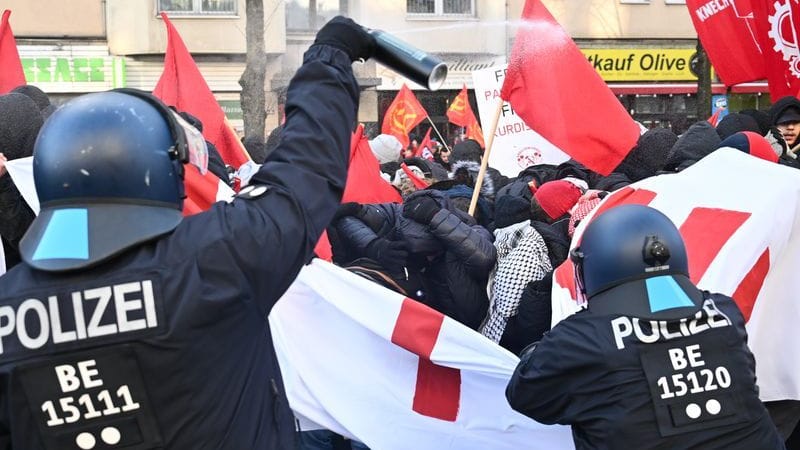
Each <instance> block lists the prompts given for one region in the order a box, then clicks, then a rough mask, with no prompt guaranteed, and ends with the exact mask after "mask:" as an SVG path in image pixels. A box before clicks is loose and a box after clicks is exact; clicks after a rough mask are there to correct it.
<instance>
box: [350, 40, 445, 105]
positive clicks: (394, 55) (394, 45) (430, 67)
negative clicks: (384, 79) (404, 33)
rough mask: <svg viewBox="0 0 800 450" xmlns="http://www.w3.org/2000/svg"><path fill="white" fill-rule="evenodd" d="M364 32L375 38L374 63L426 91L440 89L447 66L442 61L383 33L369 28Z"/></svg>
mask: <svg viewBox="0 0 800 450" xmlns="http://www.w3.org/2000/svg"><path fill="white" fill-rule="evenodd" d="M365 30H367V32H368V33H369V34H371V35H372V36H373V37H375V42H376V46H377V48H376V49H375V56H373V59H374V60H375V61H377V62H379V63H381V64H383V65H384V66H386V67H388V68H390V69H392V70H394V71H395V72H397V73H399V74H400V75H403V76H404V77H406V78H408V79H409V80H411V81H413V82H415V83H417V84H419V85H420V86H424V87H426V88H428V90H431V91H435V90H437V89H439V88H440V87H442V84H444V80H445V79H446V78H447V65H446V64H445V63H444V62H442V60H440V59H438V58H436V57H434V56H431V55H429V54H428V53H426V52H424V51H422V50H420V49H418V48H415V47H414V46H412V45H410V44H408V43H406V42H403V41H401V40H400V39H397V38H396V37H394V36H393V35H391V34H389V33H387V32H385V31H382V30H371V29H369V28H365Z"/></svg>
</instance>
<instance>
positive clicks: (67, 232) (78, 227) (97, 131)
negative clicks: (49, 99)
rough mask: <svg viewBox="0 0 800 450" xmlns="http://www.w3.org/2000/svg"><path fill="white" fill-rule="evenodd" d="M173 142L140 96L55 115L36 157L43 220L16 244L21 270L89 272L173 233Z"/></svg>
mask: <svg viewBox="0 0 800 450" xmlns="http://www.w3.org/2000/svg"><path fill="white" fill-rule="evenodd" d="M179 133H180V131H179V130H177V127H176V125H175V119H174V118H172V116H171V113H170V112H169V110H168V109H167V108H166V107H165V106H164V105H163V104H162V103H160V102H159V101H158V100H157V99H156V98H155V97H153V96H152V95H149V94H147V93H144V92H141V91H135V90H119V91H109V92H101V93H96V94H88V95H83V96H81V97H78V98H76V99H74V100H71V101H70V102H68V103H66V104H65V105H64V106H63V107H62V108H60V109H59V110H58V111H56V112H55V113H54V114H53V115H52V116H51V117H50V118H49V119H48V121H47V122H46V123H45V125H44V126H43V127H42V129H41V131H40V133H39V136H38V138H37V141H36V145H35V147H34V156H33V175H34V181H35V184H36V191H37V194H38V197H39V202H40V204H41V212H40V214H39V216H38V217H37V218H36V219H35V220H34V222H33V224H32V225H31V227H30V228H29V229H28V232H27V233H26V235H25V236H24V238H23V239H22V241H21V242H20V253H21V254H22V257H23V259H24V260H25V262H26V263H28V264H29V265H31V266H33V267H35V268H37V269H41V270H48V271H62V270H73V269H81V268H86V267H89V266H92V265H94V264H97V263H99V262H101V261H104V260H106V259H108V258H110V257H111V256H114V255H116V254H118V253H120V252H122V251H123V250H125V249H127V248H130V247H132V246H134V245H136V244H139V243H142V242H144V241H147V240H150V239H152V238H154V237H157V236H159V235H162V234H164V233H167V232H169V231H171V230H173V229H174V228H175V227H176V226H177V225H178V223H179V222H180V221H181V219H182V214H181V209H182V207H183V196H184V194H183V192H184V191H183V179H182V174H183V172H182V169H183V168H182V160H184V159H185V157H184V156H183V150H182V145H183V144H182V143H183V142H185V140H183V139H180V135H179Z"/></svg>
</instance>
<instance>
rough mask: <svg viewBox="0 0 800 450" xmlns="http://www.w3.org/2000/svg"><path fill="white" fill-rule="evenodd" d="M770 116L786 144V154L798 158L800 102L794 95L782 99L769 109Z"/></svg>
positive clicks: (799, 145)
mask: <svg viewBox="0 0 800 450" xmlns="http://www.w3.org/2000/svg"><path fill="white" fill-rule="evenodd" d="M769 115H770V117H771V118H772V124H773V126H775V127H776V128H777V129H778V131H779V132H780V133H781V136H782V137H783V140H784V142H785V143H786V150H787V151H786V153H789V154H790V155H789V156H795V157H796V156H797V153H798V149H800V140H798V137H800V100H798V99H797V97H794V96H792V95H787V96H786V97H782V98H780V99H778V101H777V102H775V103H773V104H772V106H771V107H770V108H769Z"/></svg>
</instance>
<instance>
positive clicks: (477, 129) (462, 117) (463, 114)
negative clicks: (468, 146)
mask: <svg viewBox="0 0 800 450" xmlns="http://www.w3.org/2000/svg"><path fill="white" fill-rule="evenodd" d="M447 119H448V120H450V123H454V124H456V125H458V126H460V127H465V128H466V130H465V134H466V135H467V138H469V139H474V140H476V141H477V142H478V144H480V146H481V148H485V147H486V144H485V143H484V141H483V131H482V130H481V126H480V124H479V123H478V119H477V117H475V113H474V112H472V107H471V106H469V98H468V97H467V85H466V84H465V85H464V87H463V88H461V92H460V93H459V94H458V96H456V98H454V99H453V103H450V107H449V108H447Z"/></svg>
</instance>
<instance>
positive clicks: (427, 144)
mask: <svg viewBox="0 0 800 450" xmlns="http://www.w3.org/2000/svg"><path fill="white" fill-rule="evenodd" d="M432 129H433V128H432V127H431V128H428V132H427V133H425V137H424V138H422V142H420V143H419V145H418V146H417V150H416V151H415V152H414V156H415V157H419V158H425V159H430V160H432V159H433V143H432V142H431V130H432ZM425 150H427V152H426V151H425Z"/></svg>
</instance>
